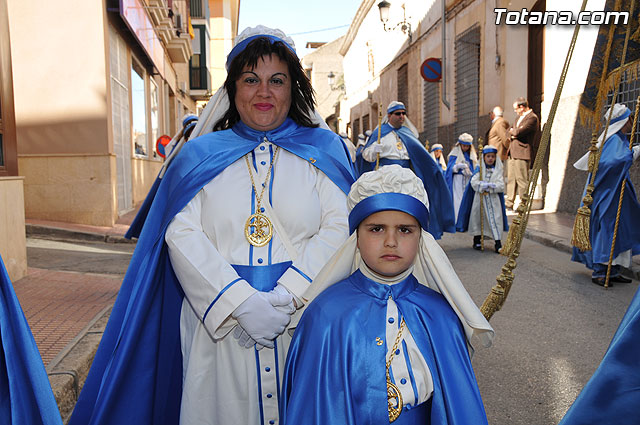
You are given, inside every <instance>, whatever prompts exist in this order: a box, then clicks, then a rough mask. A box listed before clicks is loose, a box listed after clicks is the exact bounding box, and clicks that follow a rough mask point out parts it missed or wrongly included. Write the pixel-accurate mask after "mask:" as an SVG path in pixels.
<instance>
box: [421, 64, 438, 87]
mask: <svg viewBox="0 0 640 425" xmlns="http://www.w3.org/2000/svg"><path fill="white" fill-rule="evenodd" d="M420 75H422V78H424V79H425V80H426V81H429V82H430V83H437V82H438V81H440V79H441V78H442V62H441V61H440V59H438V58H429V59H426V60H425V61H424V62H422V65H420Z"/></svg>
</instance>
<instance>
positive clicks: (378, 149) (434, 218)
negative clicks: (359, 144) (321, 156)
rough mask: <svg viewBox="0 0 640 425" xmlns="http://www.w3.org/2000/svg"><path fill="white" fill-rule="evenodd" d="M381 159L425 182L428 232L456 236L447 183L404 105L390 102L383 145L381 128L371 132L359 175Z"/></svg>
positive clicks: (381, 162) (435, 236) (383, 130)
mask: <svg viewBox="0 0 640 425" xmlns="http://www.w3.org/2000/svg"><path fill="white" fill-rule="evenodd" d="M378 156H379V157H380V161H379V166H383V165H391V164H397V165H400V166H402V167H405V168H410V169H411V170H412V171H413V172H414V173H415V174H416V175H417V176H418V177H419V178H420V180H422V182H423V184H424V187H425V189H426V191H427V196H428V198H429V199H428V202H427V208H429V229H428V230H427V231H428V232H429V233H431V234H432V235H433V237H434V238H436V239H440V238H441V237H442V234H443V233H444V232H449V233H455V231H456V229H455V227H456V223H455V218H454V216H453V205H452V204H451V194H450V193H449V189H448V187H447V183H446V181H445V179H444V176H443V174H442V172H441V170H440V167H439V166H438V164H436V161H434V160H433V158H432V157H431V155H430V154H429V152H428V151H427V149H426V148H425V147H424V145H423V144H422V143H420V141H419V140H418V139H417V130H415V127H414V126H413V124H412V123H411V121H409V118H407V116H406V108H405V105H404V104H403V103H402V102H397V101H393V102H391V103H389V106H388V107H387V115H386V117H385V118H384V119H383V121H382V125H381V126H380V143H378V129H377V128H375V129H374V130H373V132H372V133H371V137H370V138H369V139H368V140H367V144H366V145H365V147H364V149H363V150H362V154H361V157H360V159H359V160H358V161H356V169H357V170H358V173H359V175H362V173H365V172H367V171H371V170H373V169H374V168H375V166H376V161H377V158H378Z"/></svg>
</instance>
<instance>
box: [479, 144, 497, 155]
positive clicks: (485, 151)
mask: <svg viewBox="0 0 640 425" xmlns="http://www.w3.org/2000/svg"><path fill="white" fill-rule="evenodd" d="M485 153H498V149H496V148H494V147H493V146H487V147H486V148H484V149H482V154H483V155H484V154H485Z"/></svg>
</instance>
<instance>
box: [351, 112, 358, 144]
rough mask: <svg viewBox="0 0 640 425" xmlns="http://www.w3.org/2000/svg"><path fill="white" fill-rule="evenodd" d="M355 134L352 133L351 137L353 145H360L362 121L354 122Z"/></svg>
mask: <svg viewBox="0 0 640 425" xmlns="http://www.w3.org/2000/svg"><path fill="white" fill-rule="evenodd" d="M351 128H352V129H353V132H352V133H351V137H352V138H353V143H354V144H356V145H357V144H358V135H359V134H360V119H359V118H358V119H355V120H353V124H352V125H351Z"/></svg>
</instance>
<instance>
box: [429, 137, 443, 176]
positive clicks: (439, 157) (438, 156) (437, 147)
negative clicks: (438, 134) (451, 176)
mask: <svg viewBox="0 0 640 425" xmlns="http://www.w3.org/2000/svg"><path fill="white" fill-rule="evenodd" d="M430 153H431V158H433V160H434V161H435V162H436V163H437V164H438V166H439V167H440V171H442V173H444V172H445V171H447V163H446V161H445V160H444V156H443V154H442V145H441V144H440V143H436V144H434V145H433V146H431V152H430Z"/></svg>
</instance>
